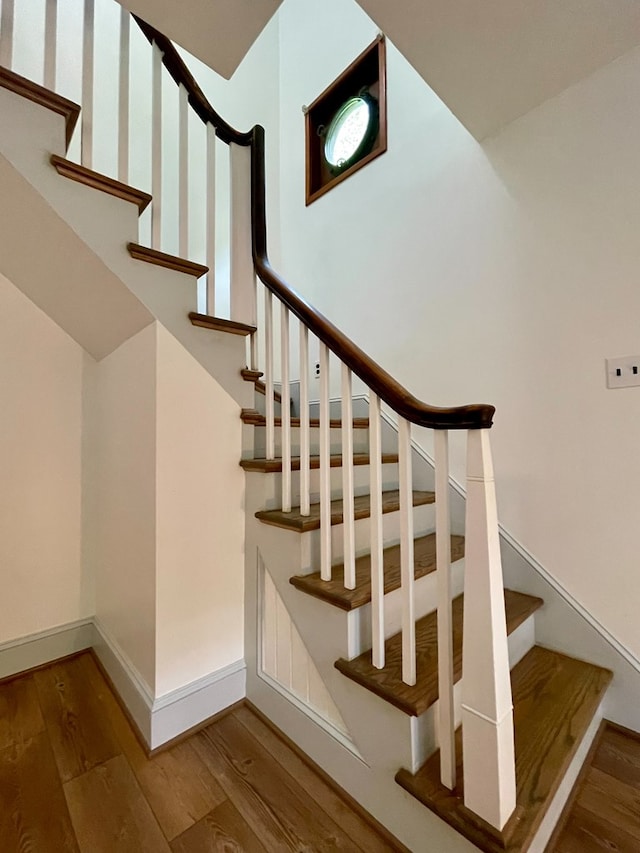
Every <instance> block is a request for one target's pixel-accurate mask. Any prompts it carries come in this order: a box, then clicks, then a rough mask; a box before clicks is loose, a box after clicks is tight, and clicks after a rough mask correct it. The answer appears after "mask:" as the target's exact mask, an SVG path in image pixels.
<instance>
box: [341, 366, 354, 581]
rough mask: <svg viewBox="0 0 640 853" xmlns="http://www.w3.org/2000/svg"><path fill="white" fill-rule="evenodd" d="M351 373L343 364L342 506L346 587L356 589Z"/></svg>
mask: <svg viewBox="0 0 640 853" xmlns="http://www.w3.org/2000/svg"><path fill="white" fill-rule="evenodd" d="M351 393H352V392H351V371H350V370H349V368H348V367H347V365H346V364H344V363H343V364H342V405H341V417H342V506H343V508H344V525H343V534H344V535H343V540H344V548H343V550H344V585H345V587H346V588H347V589H355V588H356V541H355V518H354V516H355V510H354V494H353V399H352V396H351Z"/></svg>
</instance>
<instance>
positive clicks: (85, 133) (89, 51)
mask: <svg viewBox="0 0 640 853" xmlns="http://www.w3.org/2000/svg"><path fill="white" fill-rule="evenodd" d="M95 29H96V26H95V3H94V0H84V31H83V41H82V44H83V47H82V112H81V114H80V118H81V121H82V139H81V162H82V165H83V166H86V167H87V168H88V169H91V168H92V167H93V78H94V70H95V61H94V60H95V57H94V54H95V49H94V48H95Z"/></svg>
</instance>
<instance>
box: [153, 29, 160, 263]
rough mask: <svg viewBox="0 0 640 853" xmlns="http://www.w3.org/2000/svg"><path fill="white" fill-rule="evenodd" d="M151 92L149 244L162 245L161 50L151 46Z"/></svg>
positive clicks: (156, 246) (156, 46) (155, 246)
mask: <svg viewBox="0 0 640 853" xmlns="http://www.w3.org/2000/svg"><path fill="white" fill-rule="evenodd" d="M152 62H153V72H152V73H153V81H152V85H153V92H152V96H151V195H152V196H153V199H152V202H151V246H152V247H153V248H154V249H160V248H161V247H162V51H161V50H160V48H159V47H158V45H157V44H156V43H155V42H154V43H153V48H152Z"/></svg>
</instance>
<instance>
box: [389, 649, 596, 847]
mask: <svg viewBox="0 0 640 853" xmlns="http://www.w3.org/2000/svg"><path fill="white" fill-rule="evenodd" d="M612 677H613V676H612V673H611V672H609V670H607V669H602V668H601V667H598V666H593V665H592V664H589V663H585V662H584V661H579V660H575V659H574V658H569V657H567V656H566V655H562V654H559V653H558V652H552V651H550V650H549V649H544V648H542V647H540V646H535V647H534V648H533V649H532V650H531V651H530V652H529V653H528V654H527V655H525V657H524V658H523V659H522V660H521V661H520V663H519V664H517V666H515V667H514V668H513V670H512V672H511V688H512V691H513V706H514V727H515V753H516V780H517V781H516V785H517V804H516V809H515V812H514V813H513V815H512V816H511V818H510V819H509V821H508V823H507V825H506V826H505V828H504V830H503V831H502V832H498V831H497V830H493V829H491V828H490V827H487V825H486V824H485V823H484V821H482V820H480V818H477V817H476V816H475V815H473V814H472V813H471V812H469V811H468V810H467V809H465V807H464V804H463V792H464V767H463V764H462V746H461V742H462V735H461V730H460V729H459V730H458V731H457V732H456V755H457V777H458V780H459V781H458V785H457V786H456V788H455V790H454V791H449V790H447V789H446V788H444V787H443V786H442V785H441V784H440V767H439V763H440V753H439V752H436V753H434V754H433V755H432V756H431V757H430V758H429V759H428V760H427V761H426V762H425V764H424V765H423V766H422V767H421V768H420V770H419V771H418V772H417V773H416V774H415V775H413V774H411V773H409V772H408V771H407V770H400V771H399V772H398V773H397V775H396V781H397V782H398V783H399V784H400V785H401V786H402V787H403V788H405V789H406V790H407V791H408V792H409V793H410V794H413V796H414V797H416V798H417V799H418V800H420V802H421V803H423V804H424V805H425V806H427V807H428V808H429V809H431V811H433V812H435V813H436V814H437V815H438V816H439V817H440V818H442V819H443V820H444V821H446V822H447V823H448V824H449V825H450V826H452V827H453V828H454V829H455V830H457V831H458V832H460V833H461V834H462V835H464V836H465V837H466V838H468V839H469V840H470V841H471V842H472V843H473V844H475V845H476V846H477V847H479V848H480V850H484V851H485V853H524V851H526V850H528V848H529V846H530V844H531V842H532V840H533V838H534V836H535V833H536V832H537V830H538V828H539V826H540V823H541V822H542V819H543V817H544V815H545V813H546V811H547V809H548V807H549V805H550V804H551V801H552V800H553V797H554V796H555V794H556V792H557V790H558V786H559V785H560V782H561V781H562V779H563V778H564V774H565V773H566V771H567V769H568V767H569V764H570V763H571V760H572V758H573V756H574V755H575V753H576V751H577V749H578V747H579V745H580V742H581V741H582V738H583V737H584V735H585V733H586V731H587V729H588V728H589V725H590V723H591V722H592V720H593V717H594V714H595V713H596V711H597V710H598V707H599V706H600V702H601V701H602V698H603V696H604V693H605V690H606V688H607V686H608V685H609V682H610V681H611V678H612Z"/></svg>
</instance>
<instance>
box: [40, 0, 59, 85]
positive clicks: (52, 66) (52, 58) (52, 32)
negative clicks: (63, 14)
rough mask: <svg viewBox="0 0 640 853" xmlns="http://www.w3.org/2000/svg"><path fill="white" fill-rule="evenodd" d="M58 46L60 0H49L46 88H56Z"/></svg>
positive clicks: (45, 62) (45, 64)
mask: <svg viewBox="0 0 640 853" xmlns="http://www.w3.org/2000/svg"><path fill="white" fill-rule="evenodd" d="M57 46H58V0H47V5H46V6H45V12H44V74H43V82H44V86H45V88H46V89H50V90H51V91H52V92H55V89H56V49H57Z"/></svg>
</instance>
